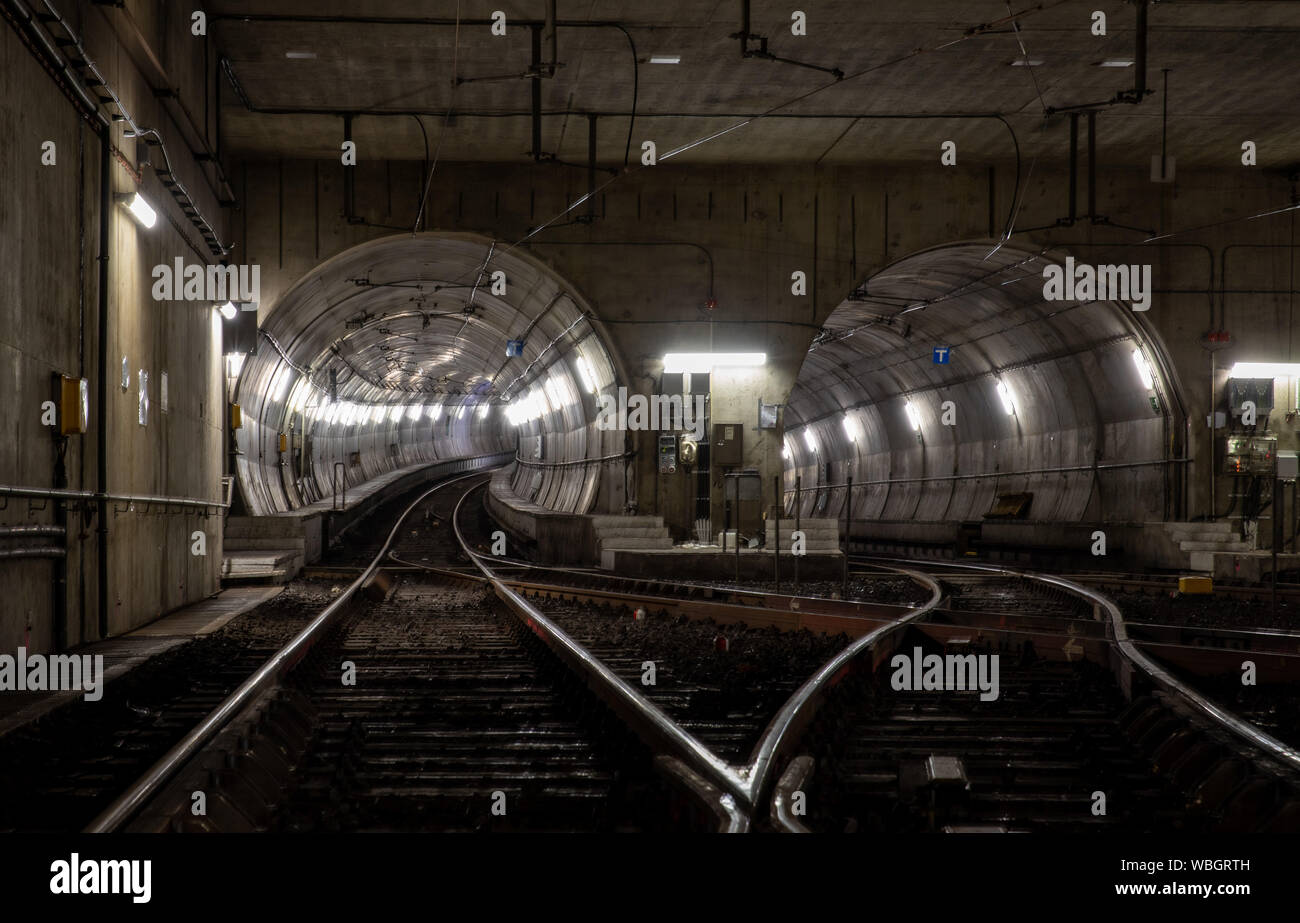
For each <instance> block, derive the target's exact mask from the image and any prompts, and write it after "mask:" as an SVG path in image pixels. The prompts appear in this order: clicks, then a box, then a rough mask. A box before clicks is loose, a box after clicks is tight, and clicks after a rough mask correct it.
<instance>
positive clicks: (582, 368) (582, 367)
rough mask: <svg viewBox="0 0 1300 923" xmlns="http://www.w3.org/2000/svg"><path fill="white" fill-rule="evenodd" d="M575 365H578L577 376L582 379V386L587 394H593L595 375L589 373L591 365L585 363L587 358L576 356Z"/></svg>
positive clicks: (594, 391)
mask: <svg viewBox="0 0 1300 923" xmlns="http://www.w3.org/2000/svg"><path fill="white" fill-rule="evenodd" d="M576 365H577V366H578V377H579V378H581V379H582V386H583V387H584V388H586V389H587V392H588V393H589V394H595V393H596V376H595V375H593V374H591V366H590V365H589V364H588V363H587V358H586V357H585V356H578V361H577V363H576Z"/></svg>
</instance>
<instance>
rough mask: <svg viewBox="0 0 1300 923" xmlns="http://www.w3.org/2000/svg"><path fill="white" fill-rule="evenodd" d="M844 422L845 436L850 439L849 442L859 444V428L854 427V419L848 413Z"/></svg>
mask: <svg viewBox="0 0 1300 923" xmlns="http://www.w3.org/2000/svg"><path fill="white" fill-rule="evenodd" d="M842 422H843V424H844V435H846V436H848V437H849V442H857V441H858V428H857V427H856V426H854V425H853V417H852V416H850V415H849V414H847V413H846V414H845V415H844V420H843V421H842Z"/></svg>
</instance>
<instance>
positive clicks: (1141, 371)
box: [1133, 349, 1156, 391]
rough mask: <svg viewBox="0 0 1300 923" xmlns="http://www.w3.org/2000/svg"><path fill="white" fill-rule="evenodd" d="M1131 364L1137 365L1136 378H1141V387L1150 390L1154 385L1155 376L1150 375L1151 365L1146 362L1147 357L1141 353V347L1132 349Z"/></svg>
mask: <svg viewBox="0 0 1300 923" xmlns="http://www.w3.org/2000/svg"><path fill="white" fill-rule="evenodd" d="M1133 364H1134V365H1135V366H1137V370H1138V378H1140V379H1141V380H1142V387H1144V388H1146V389H1147V390H1148V391H1150V390H1151V389H1152V388H1154V387H1155V385H1156V382H1155V378H1153V377H1152V375H1151V366H1150V365H1149V364H1148V363H1147V357H1146V356H1144V355H1142V350H1141V349H1135V350H1133Z"/></svg>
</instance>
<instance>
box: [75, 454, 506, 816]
mask: <svg viewBox="0 0 1300 923" xmlns="http://www.w3.org/2000/svg"><path fill="white" fill-rule="evenodd" d="M463 461H464V460H463V459H457V460H455V461H452V462H450V463H444V464H448V465H449V467H451V468H453V470H455V466H456V465H458V464H461V463H463ZM479 473H480V472H479V471H473V472H470V473H469V474H463V475H461V476H460V477H455V478H450V479H449V480H446V481H443V482H441V483H440V484H437V485H435V486H434V487H431V488H430V489H429V490H427V491H425V492H424V493H423V494H421V495H420V496H419V498H418V499H416V500H415V501H414V502H413V503H411V505H410V506H408V507H407V508H406V510H405V511H404V512H403V513H402V515H401V516H400V517H398V519H397V522H396V523H395V524H394V525H393V528H392V531H391V532H389V533H388V538H387V540H386V541H385V542H384V546H383V547H382V548H381V549H379V553H378V554H377V555H375V558H374V560H372V561H371V562H370V566H369V567H367V568H366V569H365V571H364V572H363V573H362V574H361V576H360V577H358V578H357V579H356V580H354V581H352V583H351V584H349V585H348V587H347V589H345V590H344V591H343V592H342V593H340V594H339V596H338V598H337V599H335V600H334V601H333V602H332V603H330V604H329V605H328V606H326V607H325V609H324V610H323V611H322V612H321V614H320V615H318V616H316V618H314V619H312V621H311V623H310V624H309V625H307V627H306V628H304V629H303V630H302V631H300V632H298V634H297V635H295V636H294V638H293V640H291V641H290V642H289V643H288V644H286V645H285V646H284V647H282V648H281V649H280V650H279V651H277V652H276V653H275V654H273V655H272V656H271V658H270V659H269V660H267V661H266V663H264V664H262V666H261V667H259V668H258V669H257V672H255V673H254V674H253V675H252V676H250V677H249V678H248V679H246V680H244V682H243V683H241V684H240V685H239V688H238V689H236V690H235V691H234V692H232V693H231V694H230V695H229V696H228V697H227V698H226V699H225V700H224V701H223V702H222V703H221V704H220V705H218V706H217V707H216V708H215V709H213V710H212V711H211V712H210V713H209V714H208V716H207V717H206V718H204V719H203V721H201V722H200V723H199V724H198V726H196V727H195V728H194V729H193V730H191V731H190V732H189V733H188V734H186V735H185V737H183V738H182V739H181V740H180V741H178V742H177V743H176V744H175V745H174V746H172V748H171V749H170V750H168V751H167V752H166V753H165V754H163V755H162V757H160V758H159V759H158V761H157V762H155V763H154V764H153V766H151V767H150V768H149V769H148V770H147V771H146V772H145V774H144V775H142V776H141V777H140V778H139V779H137V780H136V781H135V782H134V783H133V784H132V785H131V787H130V788H128V789H127V790H126V791H125V792H123V793H122V794H121V795H119V796H118V797H117V798H116V799H114V800H113V802H112V804H110V805H109V806H108V807H106V808H105V809H104V810H103V811H101V812H100V814H99V816H98V817H96V818H95V819H94V820H93V821H91V822H90V824H89V826H87V827H86V829H85V831H84V832H85V833H109V832H112V831H114V830H116V829H118V828H119V827H120V826H121V825H122V824H124V823H125V822H126V821H128V820H129V819H130V818H131V817H132V815H134V814H135V812H136V811H137V810H139V808H140V807H141V806H142V805H143V804H144V802H145V800H146V799H147V798H149V797H150V796H151V795H152V794H153V793H155V792H156V791H158V789H160V788H161V787H162V786H163V785H164V784H166V782H167V781H168V780H169V779H171V777H172V776H174V775H175V774H176V773H177V772H178V771H179V770H180V768H181V767H182V766H183V765H184V764H185V763H186V762H187V761H188V760H189V759H190V758H192V757H193V756H194V755H195V754H196V753H198V752H199V749H200V748H201V747H202V746H203V745H204V744H206V743H207V742H208V741H209V740H211V739H212V737H213V736H214V735H216V733H217V732H218V731H220V730H221V729H222V728H223V727H224V726H225V725H226V724H227V723H228V722H229V721H230V719H231V718H233V717H234V716H235V715H236V714H238V713H239V712H240V711H241V710H242V709H244V708H245V707H246V706H247V705H248V704H249V703H250V702H252V701H253V699H254V698H256V697H257V696H259V695H261V694H262V693H263V692H265V691H267V690H268V689H270V688H271V687H272V686H273V685H274V684H275V682H276V681H277V680H278V678H279V676H280V674H281V673H282V672H284V671H285V670H287V669H289V668H290V667H292V666H293V665H294V664H296V663H297V662H298V661H299V660H301V659H302V657H303V656H304V655H305V654H306V653H307V651H308V649H309V648H310V647H311V646H312V645H313V644H314V643H315V642H316V640H317V639H318V638H319V636H320V635H321V634H322V632H323V629H324V628H325V627H326V626H328V625H329V624H330V623H331V622H332V621H334V619H335V618H336V617H337V616H338V614H339V613H340V612H341V611H342V610H343V607H344V606H346V605H347V604H348V602H349V601H350V600H351V599H352V597H353V596H354V595H355V594H356V592H357V590H359V589H360V588H361V587H362V586H363V585H364V584H366V583H367V582H368V581H369V580H370V578H371V577H373V576H374V574H375V572H376V571H377V570H379V567H380V564H381V563H382V562H383V560H384V557H385V556H386V555H387V554H388V549H389V547H391V546H392V544H393V539H394V538H395V537H396V536H397V530H398V529H400V528H401V526H402V522H403V521H404V520H405V519H406V517H407V516H408V515H409V514H410V512H411V511H412V510H413V509H415V507H416V506H418V505H419V504H420V503H421V502H423V501H424V499H425V498H426V497H428V496H429V494H431V493H433V492H434V491H436V490H440V489H442V488H443V487H446V486H447V485H448V484H454V483H456V482H457V481H463V480H465V479H466V478H469V477H474V476H475V475H477V474H479Z"/></svg>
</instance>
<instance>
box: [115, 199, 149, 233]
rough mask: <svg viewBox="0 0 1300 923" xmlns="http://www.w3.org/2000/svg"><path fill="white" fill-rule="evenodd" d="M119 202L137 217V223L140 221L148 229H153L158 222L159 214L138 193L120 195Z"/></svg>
mask: <svg viewBox="0 0 1300 923" xmlns="http://www.w3.org/2000/svg"><path fill="white" fill-rule="evenodd" d="M117 200H118V201H119V202H121V203H122V204H123V205H125V206H126V208H127V211H129V212H130V213H131V214H132V215H134V216H135V220H136V221H139V222H140V223H141V224H143V225H144V226H145V227H147V228H151V227H153V226H154V222H156V221H157V220H158V213H157V212H156V211H154V210H153V207H152V206H151V205H150V204H149V203H148V202H146V201H145V200H144V196H142V195H140V193H138V192H134V193H132V192H125V193H119V194H118V196H117Z"/></svg>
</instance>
